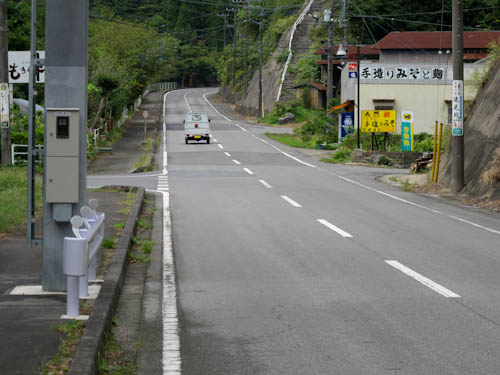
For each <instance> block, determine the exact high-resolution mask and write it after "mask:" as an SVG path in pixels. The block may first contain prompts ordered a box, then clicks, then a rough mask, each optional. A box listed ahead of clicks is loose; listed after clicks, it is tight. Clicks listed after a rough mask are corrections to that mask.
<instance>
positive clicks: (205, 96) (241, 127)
mask: <svg viewBox="0 0 500 375" xmlns="http://www.w3.org/2000/svg"><path fill="white" fill-rule="evenodd" d="M207 94H211V92H207V93H206V94H203V99H205V101H206V102H207V103H208V105H209V106H210V107H212V109H213V110H214V111H215V112H217V114H218V115H219V116H222V117H223V118H224V119H225V120H226V121H229V122H230V123H231V124H233V125H234V126H237V127H238V128H240V129H241V130H243V131H244V132H246V131H247V130H246V129H245V128H244V127H243V126H241V125H238V124H235V123H234V122H232V121H231V120H230V119H228V118H227V117H226V116H224V115H223V114H222V113H220V112H219V111H218V110H217V108H215V107H214V106H213V104H212V103H210V100H208V99H207Z"/></svg>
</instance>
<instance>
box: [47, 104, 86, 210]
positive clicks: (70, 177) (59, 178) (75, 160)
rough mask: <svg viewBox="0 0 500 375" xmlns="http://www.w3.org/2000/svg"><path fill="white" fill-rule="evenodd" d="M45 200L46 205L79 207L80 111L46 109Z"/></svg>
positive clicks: (74, 109) (73, 109)
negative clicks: (75, 204)
mask: <svg viewBox="0 0 500 375" xmlns="http://www.w3.org/2000/svg"><path fill="white" fill-rule="evenodd" d="M46 127H47V129H46V135H47V136H46V144H45V153H46V165H45V173H46V175H45V183H46V185H45V186H46V187H45V199H46V201H47V203H78V198H79V197H78V194H79V168H80V167H79V166H80V161H79V157H80V110H79V109H78V108H47V124H46Z"/></svg>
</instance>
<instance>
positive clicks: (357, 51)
mask: <svg viewBox="0 0 500 375" xmlns="http://www.w3.org/2000/svg"><path fill="white" fill-rule="evenodd" d="M360 52H361V47H360V45H359V36H358V37H357V47H356V57H357V60H358V90H357V95H358V98H357V99H356V107H357V110H358V149H359V148H361V141H360V131H361V130H360V128H361V102H360V88H361V85H360V79H361V78H360V77H359V73H360V71H361V69H360V65H361V53H360Z"/></svg>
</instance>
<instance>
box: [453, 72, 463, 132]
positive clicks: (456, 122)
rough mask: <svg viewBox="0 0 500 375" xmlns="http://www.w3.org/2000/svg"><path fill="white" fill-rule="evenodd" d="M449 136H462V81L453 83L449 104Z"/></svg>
mask: <svg viewBox="0 0 500 375" xmlns="http://www.w3.org/2000/svg"><path fill="white" fill-rule="evenodd" d="M451 106H452V107H451V114H452V117H451V134H452V135H454V136H459V137H460V136H463V135H464V81H462V80H454V81H453V92H452V102H451Z"/></svg>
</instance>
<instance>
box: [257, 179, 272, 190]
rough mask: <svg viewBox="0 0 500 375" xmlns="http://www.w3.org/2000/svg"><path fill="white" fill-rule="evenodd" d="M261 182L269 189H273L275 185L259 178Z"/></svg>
mask: <svg viewBox="0 0 500 375" xmlns="http://www.w3.org/2000/svg"><path fill="white" fill-rule="evenodd" d="M259 182H260V183H261V184H262V185H264V186H265V187H266V188H268V189H272V188H273V187H272V186H271V185H269V184H268V183H267V182H266V181H264V180H259Z"/></svg>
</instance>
